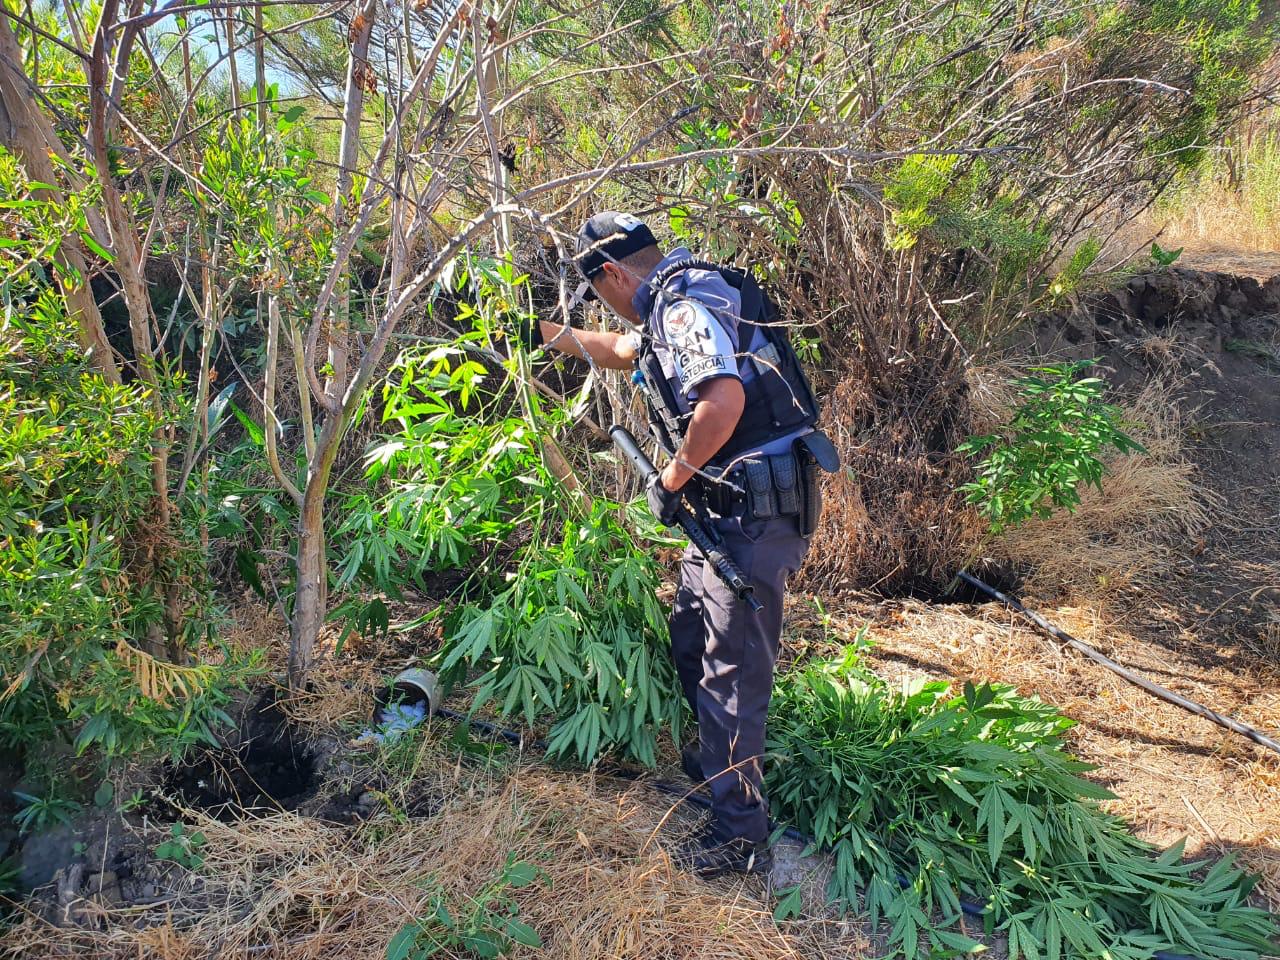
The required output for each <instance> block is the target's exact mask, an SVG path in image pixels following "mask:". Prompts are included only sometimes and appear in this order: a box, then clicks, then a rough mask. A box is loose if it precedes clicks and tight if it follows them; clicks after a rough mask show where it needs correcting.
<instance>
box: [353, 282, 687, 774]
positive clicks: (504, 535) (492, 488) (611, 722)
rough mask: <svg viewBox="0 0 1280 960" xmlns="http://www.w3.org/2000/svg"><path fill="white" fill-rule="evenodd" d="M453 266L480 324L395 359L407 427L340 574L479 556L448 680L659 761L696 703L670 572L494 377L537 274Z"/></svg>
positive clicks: (373, 486)
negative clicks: (586, 489) (546, 456)
mask: <svg viewBox="0 0 1280 960" xmlns="http://www.w3.org/2000/svg"><path fill="white" fill-rule="evenodd" d="M450 279H451V281H452V282H454V283H455V285H456V286H457V287H458V288H459V289H460V290H465V289H468V288H471V289H472V290H473V292H475V293H477V294H479V296H478V297H477V302H476V304H475V305H474V306H472V305H465V304H464V306H463V308H462V309H461V310H460V313H459V316H460V318H462V319H465V320H469V321H472V322H473V323H474V324H475V327H476V329H475V330H474V331H473V332H471V333H468V334H464V335H462V336H461V337H460V338H458V339H456V340H455V341H453V342H452V343H450V344H445V345H441V346H437V347H434V348H431V349H428V350H425V351H409V352H407V353H405V354H404V355H402V357H401V358H400V360H399V361H397V363H396V365H395V367H394V369H393V371H392V374H391V376H390V377H389V379H388V383H387V386H386V388H385V389H384V393H383V419H384V422H386V423H394V424H396V425H397V426H398V430H397V431H396V432H395V433H392V434H390V435H389V436H387V437H385V438H383V439H382V440H381V441H380V442H379V443H377V444H376V445H375V446H374V447H373V448H372V449H371V451H370V453H369V455H368V457H367V460H366V464H367V468H366V479H367V480H369V481H370V484H369V487H368V488H367V490H366V491H364V492H359V493H355V494H353V495H352V496H351V497H349V498H348V499H347V501H346V503H345V505H344V509H343V513H344V514H345V517H346V519H345V520H344V521H343V524H342V526H341V527H340V528H339V530H338V534H337V537H338V539H339V542H340V543H341V544H342V547H341V550H342V551H344V553H341V554H340V557H341V558H340V559H339V561H338V563H337V568H338V571H339V573H338V578H337V582H338V585H339V586H340V587H342V586H346V585H348V584H353V583H357V582H363V583H367V584H368V585H370V586H373V587H375V588H376V589H379V590H382V591H384V592H387V593H391V594H392V595H395V593H396V592H397V591H398V590H399V589H400V587H401V586H404V585H407V584H410V583H412V584H414V585H417V586H418V587H419V588H420V589H425V588H426V586H427V584H426V583H425V582H424V577H425V576H426V575H427V574H429V573H432V572H435V571H440V570H445V569H450V568H454V567H466V568H467V569H469V570H470V571H471V574H470V577H469V579H468V583H467V585H466V588H465V591H464V597H465V602H463V603H461V604H460V605H459V606H458V607H456V608H455V609H454V610H453V611H452V613H451V614H450V615H449V617H448V619H447V620H446V623H445V642H444V645H443V647H442V648H441V650H440V651H439V653H438V656H437V662H438V665H439V668H440V671H441V678H442V680H444V681H445V682H446V683H449V684H456V683H460V682H464V681H466V679H467V678H468V677H469V676H470V677H471V678H472V679H471V684H472V686H474V687H476V688H477V695H476V698H475V700H474V704H473V708H472V709H473V710H480V709H481V708H483V707H484V706H485V705H486V704H492V706H493V707H494V708H495V709H496V711H497V712H498V714H499V715H500V716H502V717H504V718H507V717H512V718H514V717H519V718H520V719H521V720H522V721H523V722H524V723H526V724H529V725H533V724H535V723H540V722H544V721H545V722H550V723H551V724H552V726H551V732H550V749H551V752H552V753H553V754H555V755H560V756H568V757H574V758H576V759H577V760H578V761H580V762H582V763H591V762H592V761H594V760H595V759H596V758H597V757H598V756H599V755H600V754H601V753H603V752H605V751H609V750H617V751H619V752H621V753H624V754H626V755H628V756H630V757H633V758H635V759H637V760H639V761H640V762H642V763H645V764H652V763H653V762H654V752H655V748H656V740H655V734H656V729H657V728H658V727H659V726H662V725H666V724H670V725H672V726H673V727H674V726H676V725H677V724H678V723H679V721H680V716H681V715H680V709H681V708H680V704H681V699H680V697H679V696H678V695H677V694H676V684H675V676H674V671H673V669H672V667H671V663H670V658H669V657H668V656H666V652H665V639H666V625H665V617H664V615H663V612H662V609H661V607H660V606H659V604H658V602H657V599H656V593H657V587H658V574H657V569H656V567H655V565H654V562H653V560H652V558H651V557H649V556H648V555H646V553H645V552H643V551H642V550H640V549H639V547H638V546H637V544H636V543H635V541H634V540H633V539H632V537H631V535H630V534H629V533H628V532H627V531H626V530H625V529H624V528H623V527H622V526H621V525H620V524H619V522H618V519H617V516H616V513H617V507H616V506H615V505H613V504H609V503H608V502H606V501H602V500H601V501H597V502H596V503H595V505H594V506H593V508H592V510H593V512H592V514H591V515H590V516H583V515H582V510H581V507H580V505H579V502H578V501H577V500H576V499H574V498H572V497H569V496H566V491H565V490H564V489H563V488H562V487H561V486H560V484H559V483H558V482H557V481H556V480H555V479H554V478H552V477H551V476H550V475H549V474H548V472H547V470H546V468H545V467H544V466H543V463H542V460H541V457H540V456H539V453H538V447H537V445H536V444H537V436H536V434H535V433H534V432H533V431H531V430H530V428H529V425H528V421H527V420H526V419H525V418H524V417H523V416H515V415H514V413H513V410H512V404H511V402H510V400H508V399H507V398H505V397H503V396H500V395H495V394H493V393H491V392H486V391H484V390H482V387H483V385H484V384H483V382H482V381H483V379H484V375H485V368H484V367H483V366H482V365H481V364H480V363H478V362H477V361H476V360H475V359H474V357H475V356H476V355H479V354H478V351H480V349H481V348H480V346H479V341H480V340H481V339H482V338H483V337H485V336H486V335H488V333H489V332H490V331H492V330H494V329H497V328H499V327H501V326H502V325H503V324H504V323H506V322H507V320H508V319H509V318H510V317H511V316H512V315H514V314H517V313H518V312H519V310H520V309H521V307H520V306H519V298H520V294H521V292H522V288H523V286H524V284H525V282H526V280H527V278H526V277H523V276H517V275H516V274H515V272H514V270H513V269H512V268H511V267H510V265H509V264H502V263H494V262H490V263H484V262H480V261H472V262H470V263H466V264H462V263H460V264H459V265H458V267H457V270H456V272H455V274H454V275H453V276H452V277H451V278H450ZM510 383H511V381H510V380H508V381H504V383H503V386H504V387H506V386H509V385H510ZM528 403H529V405H530V407H529V408H530V409H531V410H532V411H533V412H534V416H535V417H539V418H540V417H541V414H540V411H538V410H537V408H536V407H535V406H534V403H535V402H534V401H533V400H532V399H529V400H528ZM568 416H569V412H568V411H565V410H554V411H552V412H551V413H550V414H549V415H548V416H546V418H545V420H546V422H547V423H548V424H550V425H551V426H552V427H554V425H555V424H556V423H558V422H562V421H563V420H564V419H566V418H567V417H568ZM602 596H608V597H610V598H611V600H612V602H610V603H600V602H599V598H600V597H602Z"/></svg>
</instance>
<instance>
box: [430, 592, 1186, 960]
mask: <svg viewBox="0 0 1280 960" xmlns="http://www.w3.org/2000/svg"><path fill="white" fill-rule="evenodd" d="M962 576H963V574H962ZM432 715H433V716H437V717H441V718H443V719H445V720H453V721H454V722H456V723H466V724H468V725H469V726H471V727H473V728H475V729H476V730H480V731H481V732H483V733H485V734H487V735H488V736H491V737H501V738H502V739H503V740H506V741H507V742H508V743H511V744H514V745H515V746H517V747H521V746H530V747H533V748H534V749H535V750H542V751H544V752H545V751H546V749H547V742H546V741H545V740H526V739H525V737H524V736H523V734H521V733H519V732H518V731H515V730H511V729H509V728H507V727H503V726H500V725H499V724H496V723H490V722H489V721H488V720H476V719H473V718H470V717H468V716H467V715H466V714H464V713H458V712H457V711H456V710H446V709H445V708H444V707H439V708H437V709H436V710H434V711H432ZM613 772H614V773H615V774H617V775H618V776H620V777H621V778H622V779H625V780H631V781H639V779H640V777H641V776H642V775H643V772H642V771H639V770H632V769H630V768H627V767H618V768H616V769H615V770H614V771H613ZM646 785H647V786H650V787H652V788H653V789H654V790H657V791H658V792H659V793H665V794H667V795H668V796H672V797H675V798H676V799H677V802H679V803H687V804H689V805H691V806H695V807H700V808H701V809H703V810H710V809H711V798H710V797H707V796H705V795H704V794H701V793H697V792H696V791H693V790H689V789H688V788H687V787H682V786H680V785H679V784H675V783H669V782H667V781H665V780H649V781H646ZM782 835H783V836H784V837H786V838H787V839H789V840H794V841H796V842H797V843H801V844H804V845H805V846H807V847H808V846H813V845H814V840H813V837H810V836H808V835H807V834H804V833H801V832H800V831H799V830H798V829H796V828H795V827H787V828H786V829H785V830H783V831H782ZM897 880H898V885H899V886H901V887H902V888H903V889H904V890H905V889H906V888H907V887H909V886H910V885H911V883H910V881H909V880H908V879H907V878H906V877H902V876H899V877H898V878H897ZM960 910H961V911H962V912H963V913H965V914H967V915H968V916H971V917H985V916H986V914H987V908H986V907H984V906H983V905H982V904H980V903H975V902H974V901H972V900H964V899H961V900H960ZM1152 960H1200V958H1199V957H1193V956H1187V955H1186V954H1182V953H1170V952H1168V951H1167V950H1157V951H1156V952H1155V953H1153V954H1152Z"/></svg>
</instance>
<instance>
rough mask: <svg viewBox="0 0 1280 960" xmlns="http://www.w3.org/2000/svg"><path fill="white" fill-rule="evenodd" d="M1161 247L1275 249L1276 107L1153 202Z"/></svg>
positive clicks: (1279, 168)
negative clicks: (1265, 119)
mask: <svg viewBox="0 0 1280 960" xmlns="http://www.w3.org/2000/svg"><path fill="white" fill-rule="evenodd" d="M1154 219H1155V221H1156V223H1157V224H1159V225H1162V226H1163V227H1164V231H1165V232H1164V238H1163V240H1162V245H1163V246H1169V245H1171V244H1172V245H1173V246H1181V245H1186V246H1188V247H1191V248H1192V249H1195V248H1197V247H1221V248H1225V249H1228V250H1233V251H1239V252H1242V253H1254V252H1256V253H1277V252H1280V112H1278V113H1276V114H1275V115H1274V116H1272V117H1271V118H1270V120H1269V122H1268V123H1266V124H1264V125H1262V126H1261V127H1260V128H1255V129H1252V130H1248V131H1243V132H1242V133H1241V134H1240V135H1239V137H1238V139H1237V142H1236V143H1234V144H1231V145H1229V146H1228V147H1227V148H1225V149H1223V150H1220V151H1216V152H1214V153H1212V154H1210V155H1209V156H1208V157H1207V158H1206V159H1205V161H1204V162H1203V163H1202V164H1201V165H1200V166H1199V167H1198V168H1197V169H1196V171H1195V172H1194V174H1193V175H1192V176H1191V177H1190V178H1188V180H1187V181H1186V182H1185V183H1183V184H1182V185H1181V186H1180V187H1179V188H1177V189H1175V190H1174V191H1173V192H1171V193H1169V194H1168V195H1166V197H1165V198H1164V199H1162V200H1161V201H1160V202H1159V203H1158V204H1157V206H1156V209H1155V212H1154Z"/></svg>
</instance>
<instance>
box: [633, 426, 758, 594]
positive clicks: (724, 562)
mask: <svg viewBox="0 0 1280 960" xmlns="http://www.w3.org/2000/svg"><path fill="white" fill-rule="evenodd" d="M609 436H610V437H612V438H613V442H614V444H616V445H617V447H618V449H619V450H621V451H622V453H623V456H625V457H626V458H627V459H628V460H630V461H631V465H632V466H633V467H634V468H635V471H636V473H638V474H639V475H640V479H641V480H643V481H644V483H645V485H646V486H648V484H650V483H652V482H653V478H654V477H656V476H657V475H658V468H657V467H655V466H654V465H653V461H652V460H650V459H649V458H648V457H647V456H645V453H644V451H643V450H641V449H640V445H639V444H638V443H636V438H635V437H633V436H632V435H631V432H630V431H629V430H627V428H626V427H622V426H619V425H617V424H614V425H613V426H612V427H610V428H609ZM675 522H676V526H678V527H679V528H680V529H681V530H683V531H684V535H685V536H686V537H688V538H689V542H690V543H692V544H693V545H694V546H695V547H697V548H698V552H699V553H701V554H702V555H703V556H704V557H706V559H707V563H709V564H711V569H712V570H714V571H715V572H716V576H717V577H719V578H720V579H721V580H722V581H723V582H724V585H725V586H726V587H728V588H729V589H730V590H732V591H733V595H734V596H735V597H736V598H737V599H739V600H742V601H744V602H745V603H746V605H747V606H748V607H749V608H750V609H751V612H752V613H759V612H760V611H761V610H763V609H764V604H762V603H761V602H760V601H759V600H757V599H756V598H755V589H756V588H755V587H753V586H752V585H751V584H750V583H748V582H747V578H746V577H745V576H744V575H743V573H742V571H741V570H740V569H738V565H737V564H736V563H734V562H733V559H732V558H731V557H730V556H729V555H728V554H726V553H724V552H723V551H721V550H720V541H719V538H718V537H717V536H714V535H713V534H712V533H711V531H710V530H708V529H707V527H706V526H705V525H704V524H703V523H702V521H701V520H700V519H698V517H697V515H696V514H694V512H693V511H692V510H691V509H689V505H688V504H687V503H685V502H684V501H683V500H681V502H680V506H679V507H678V508H677V509H676V515H675Z"/></svg>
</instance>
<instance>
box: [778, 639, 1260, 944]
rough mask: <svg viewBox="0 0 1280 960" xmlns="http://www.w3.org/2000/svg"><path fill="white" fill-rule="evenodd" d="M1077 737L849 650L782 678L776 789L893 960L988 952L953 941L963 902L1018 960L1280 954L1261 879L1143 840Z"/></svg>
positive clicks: (972, 689)
mask: <svg viewBox="0 0 1280 960" xmlns="http://www.w3.org/2000/svg"><path fill="white" fill-rule="evenodd" d="M864 634H865V628H864V632H863V634H862V635H860V636H859V640H863V639H864ZM1071 726H1072V722H1071V721H1069V720H1067V719H1066V718H1064V717H1062V716H1060V715H1059V714H1058V713H1057V712H1056V711H1055V710H1053V709H1052V708H1050V707H1048V706H1046V705H1045V704H1042V703H1040V702H1039V701H1037V700H1034V699H1027V698H1023V697H1019V696H1017V695H1016V693H1015V692H1014V690H1013V689H1012V688H1011V687H1007V686H1003V685H982V686H975V685H973V684H972V683H966V684H965V686H964V689H963V691H962V692H961V693H960V694H959V695H957V694H956V693H955V692H954V691H953V690H952V688H951V687H950V685H949V684H948V683H945V682H942V681H924V680H908V681H903V682H902V683H901V684H900V685H891V684H889V683H888V682H887V681H885V680H882V679H880V678H879V677H877V676H876V675H875V674H873V673H872V672H871V671H870V670H868V669H866V668H865V667H864V666H863V665H862V663H861V662H860V659H859V651H858V648H857V647H856V646H850V647H847V648H846V649H845V651H844V653H843V655H842V656H839V657H836V658H834V659H831V660H827V661H816V662H810V663H809V664H808V665H806V666H805V667H803V668H801V669H799V670H797V671H795V672H793V673H791V674H788V675H786V676H784V677H782V678H781V679H780V680H779V682H778V684H777V686H776V689H775V692H774V698H773V704H772V707H771V710H770V719H769V750H770V753H771V755H772V758H773V759H772V762H771V764H770V766H769V769H768V772H767V786H768V790H769V795H770V797H771V799H772V801H773V804H774V806H775V809H776V810H777V811H778V813H779V815H780V816H782V817H785V818H786V819H788V820H790V821H791V822H793V823H794V824H795V825H796V826H798V827H799V828H800V829H801V830H803V831H805V832H807V833H809V834H810V835H812V836H813V837H814V842H815V844H816V846H817V847H818V848H819V849H822V850H827V851H830V852H831V853H832V854H833V856H834V870H833V873H832V875H831V879H830V884H829V887H828V894H829V896H830V897H831V899H832V900H833V901H835V902H836V903H837V904H838V905H839V906H840V907H842V908H843V909H845V910H854V909H859V908H861V909H862V910H863V911H865V912H866V913H867V914H868V915H869V917H870V919H871V922H872V924H873V925H874V926H876V927H879V926H881V925H882V924H883V925H886V926H887V927H888V934H887V941H888V945H889V947H890V949H891V953H892V955H895V956H899V955H900V956H904V957H908V958H912V957H916V956H921V955H922V953H927V955H929V956H955V955H957V954H960V953H968V952H977V951H978V950H979V949H981V947H980V945H979V944H978V943H977V942H976V941H974V940H972V939H971V938H969V937H965V936H962V935H960V934H958V933H956V932H953V931H951V930H949V929H948V928H949V927H951V926H952V925H954V924H955V923H956V922H957V921H958V920H959V919H960V918H961V903H960V901H961V899H962V898H963V899H966V900H969V901H977V902H979V903H981V904H983V905H984V907H985V915H984V917H983V920H982V924H983V932H984V933H985V934H987V935H991V934H994V933H1001V934H1004V935H1005V936H1006V937H1007V939H1008V945H1009V956H1010V958H1011V960H1019V958H1022V957H1026V958H1029V960H1039V958H1060V957H1079V958H1086V957H1088V958H1097V957H1113V958H1117V960H1140V958H1149V957H1150V956H1151V955H1152V954H1153V952H1155V951H1160V950H1164V951H1172V952H1175V953H1181V954H1194V955H1197V956H1201V957H1221V958H1229V960H1253V958H1256V957H1258V956H1259V954H1260V953H1265V952H1272V949H1271V948H1272V947H1273V946H1274V940H1273V938H1274V937H1275V935H1276V933H1277V928H1276V926H1275V925H1274V923H1273V921H1272V919H1271V917H1270V916H1269V915H1268V914H1267V913H1266V912H1265V911H1262V910H1259V909H1256V908H1252V907H1249V906H1248V905H1247V904H1246V898H1247V896H1248V894H1249V892H1250V890H1251V889H1252V886H1253V881H1252V880H1251V879H1250V878H1249V877H1247V876H1246V875H1245V874H1243V873H1242V872H1241V871H1240V870H1238V869H1236V868H1235V867H1234V866H1232V864H1231V861H1230V860H1229V859H1225V860H1221V861H1218V862H1216V863H1208V862H1197V863H1183V862H1182V845H1181V844H1178V845H1175V846H1174V847H1172V848H1170V849H1169V850H1166V851H1164V852H1159V851H1157V850H1155V849H1154V848H1152V847H1151V846H1150V845H1149V844H1147V843H1145V842H1143V841H1141V840H1139V839H1137V838H1136V837H1134V836H1133V834H1132V833H1131V832H1130V831H1129V829H1128V828H1127V826H1126V824H1125V823H1124V822H1123V821H1122V820H1120V819H1119V818H1117V817H1115V816H1112V815H1110V814H1108V813H1106V812H1105V811H1104V810H1103V809H1102V807H1101V802H1102V801H1104V800H1107V799H1110V798H1111V797H1112V795H1111V794H1110V793H1109V792H1108V791H1107V790H1105V789H1103V788H1102V787H1100V786H1098V785H1097V784H1095V783H1093V782H1092V781H1090V780H1087V779H1085V778H1084V774H1085V773H1087V772H1088V771H1089V770H1090V769H1092V768H1091V767H1090V766H1089V765H1087V764H1085V763H1082V762H1080V761H1078V760H1075V759H1073V758H1072V757H1071V756H1070V755H1068V754H1067V753H1066V752H1065V751H1064V750H1063V749H1062V735H1063V733H1064V732H1065V731H1066V730H1067V729H1068V728H1069V727H1071ZM780 906H781V905H780ZM922 944H924V945H925V946H923V947H922Z"/></svg>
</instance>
